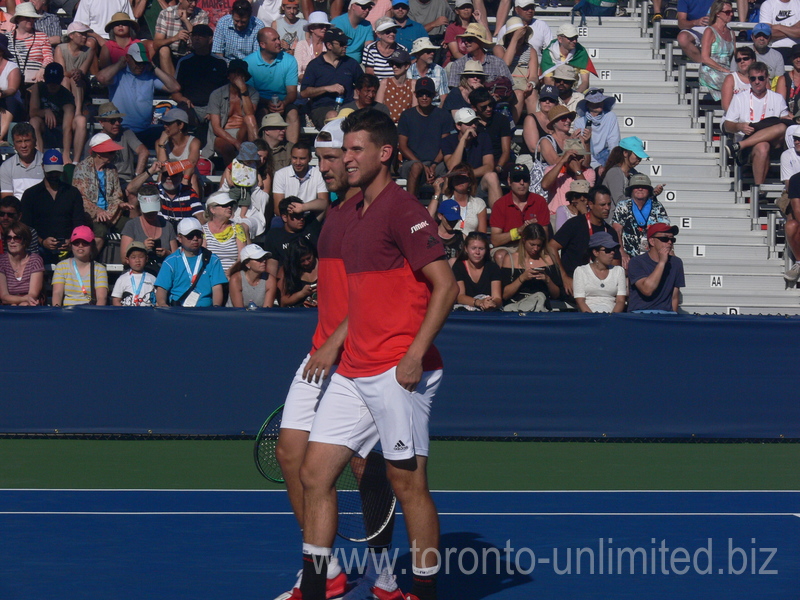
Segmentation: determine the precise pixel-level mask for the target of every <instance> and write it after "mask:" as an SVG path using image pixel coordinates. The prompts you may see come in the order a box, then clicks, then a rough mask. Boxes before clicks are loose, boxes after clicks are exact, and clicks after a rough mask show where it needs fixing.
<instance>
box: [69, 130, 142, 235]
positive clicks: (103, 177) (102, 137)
mask: <svg viewBox="0 0 800 600" xmlns="http://www.w3.org/2000/svg"><path fill="white" fill-rule="evenodd" d="M89 148H90V149H91V152H90V154H89V156H87V157H86V158H85V159H83V160H82V161H81V162H80V163H78V166H77V167H75V174H74V175H73V176H72V185H74V186H75V187H76V188H77V189H78V191H79V192H80V194H81V197H82V198H83V208H84V211H85V212H86V214H87V215H88V217H89V219H91V221H92V229H93V230H94V232H95V242H96V244H97V250H98V251H100V250H102V248H103V245H104V244H105V237H106V235H107V234H108V233H109V232H111V231H113V230H114V229H115V228H118V229H119V231H122V227H123V226H124V225H125V223H126V222H127V221H128V215H127V214H124V213H125V212H127V211H128V210H129V209H130V208H131V205H130V204H128V203H127V202H124V197H123V193H122V187H121V186H120V183H119V176H118V175H117V169H116V168H115V167H114V158H115V157H116V153H117V152H118V151H119V150H122V146H120V145H119V144H117V143H116V142H115V141H114V140H112V139H111V137H110V136H109V135H108V134H105V133H97V134H95V135H94V136H93V137H92V139H91V140H89Z"/></svg>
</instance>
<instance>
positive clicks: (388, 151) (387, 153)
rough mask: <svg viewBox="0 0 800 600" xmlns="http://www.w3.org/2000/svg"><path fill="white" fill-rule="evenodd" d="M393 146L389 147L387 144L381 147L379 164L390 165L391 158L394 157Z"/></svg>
mask: <svg viewBox="0 0 800 600" xmlns="http://www.w3.org/2000/svg"><path fill="white" fill-rule="evenodd" d="M394 151H395V149H394V146H390V145H389V144H385V145H383V146H381V151H380V152H381V162H382V163H390V162H392V158H393V157H394Z"/></svg>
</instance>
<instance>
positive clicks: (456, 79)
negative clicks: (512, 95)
mask: <svg viewBox="0 0 800 600" xmlns="http://www.w3.org/2000/svg"><path fill="white" fill-rule="evenodd" d="M458 38H459V39H461V40H463V41H464V47H465V49H466V50H467V53H466V54H465V55H464V56H462V57H461V58H459V59H458V60H456V61H455V62H454V63H453V64H452V65H451V67H450V75H449V77H450V80H449V81H448V84H449V85H450V87H451V88H454V87H458V85H459V83H460V81H461V74H462V73H463V72H464V69H465V67H466V65H467V61H469V60H475V61H478V63H479V64H480V65H481V67H482V68H483V73H484V75H485V76H486V77H487V79H495V78H496V77H508V79H509V81H510V80H511V71H509V70H508V65H507V64H506V63H505V61H504V60H503V59H502V58H498V57H497V56H495V55H494V54H492V47H493V46H494V42H493V41H492V38H491V37H490V36H489V32H488V31H486V28H485V27H484V26H483V25H481V24H479V23H470V24H469V25H468V26H467V28H466V30H465V31H464V33H462V34H460V35H459V36H458Z"/></svg>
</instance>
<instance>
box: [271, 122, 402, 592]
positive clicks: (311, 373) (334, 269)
mask: <svg viewBox="0 0 800 600" xmlns="http://www.w3.org/2000/svg"><path fill="white" fill-rule="evenodd" d="M341 125H342V119H337V120H335V121H331V122H330V123H328V124H327V125H326V126H325V127H324V128H323V129H322V130H321V131H320V132H319V135H318V136H317V139H316V141H315V144H314V145H315V148H316V152H317V158H318V159H319V170H320V173H321V174H322V177H323V179H324V180H325V185H326V187H327V188H328V191H330V192H335V193H336V195H337V197H338V198H339V200H338V202H336V203H335V204H333V205H331V207H330V208H329V209H328V213H327V215H326V217H325V224H324V226H323V228H322V231H321V232H320V236H319V241H318V248H317V251H318V254H319V273H318V275H319V277H318V287H317V294H318V299H319V302H318V321H317V329H316V331H315V332H314V336H313V338H312V347H311V351H310V353H309V354H308V356H307V357H306V359H305V360H304V361H303V363H302V364H301V365H300V368H299V369H298V370H297V373H296V374H295V377H294V380H293V381H292V385H291V387H290V388H289V393H288V394H287V396H286V403H285V406H284V409H283V418H282V421H281V431H280V436H279V437H278V445H277V448H276V455H277V458H278V462H279V463H280V465H281V471H282V472H283V477H284V479H285V480H286V490H287V492H288V493H289V501H290V502H291V504H292V509H293V511H294V514H295V517H296V518H297V521H298V523H299V524H300V528H301V529H302V528H303V486H302V484H301V483H300V465H301V464H302V462H303V456H304V455H305V452H306V446H307V444H308V433H309V431H310V430H311V423H312V422H313V421H314V415H315V414H316V411H317V406H318V404H319V401H320V398H321V397H322V395H323V393H324V392H325V389H326V388H327V387H328V382H329V381H330V375H331V371H332V370H333V369H334V368H335V365H336V364H337V363H338V362H339V354H340V351H341V348H342V343H343V342H344V338H345V335H346V334H347V321H346V317H347V275H346V274H345V271H344V263H343V262H342V259H341V249H340V245H341V241H342V238H343V237H344V228H345V226H346V224H347V221H348V219H349V218H350V217H351V216H353V215H355V210H354V208H353V207H354V206H355V203H354V202H351V201H350V198H352V196H354V195H355V194H356V193H357V192H358V188H355V187H353V188H351V187H350V185H349V184H348V182H347V171H346V169H345V167H344V161H343V157H344V150H342V146H343V144H344V142H343V137H344V134H343V133H342V127H341ZM375 435H376V437H377V434H375ZM393 525H394V520H392V521H391V524H390V525H389V526H387V527H386V529H384V531H383V532H381V534H379V535H378V536H376V538H374V539H373V540H371V541H370V548H371V550H373V551H379V550H381V549H382V548H386V547H388V546H389V544H390V543H391V540H392V533H393V531H394V527H393ZM378 564H379V563H378V562H376V561H374V560H370V561H369V562H368V563H367V571H366V572H365V573H364V577H363V578H362V579H360V580H359V582H358V584H357V585H356V586H355V587H354V588H353V589H352V590H350V591H349V592H348V593H347V594H346V595H345V598H346V599H347V600H362V599H365V598H369V599H371V598H372V587H373V585H374V584H375V581H376V580H377V578H378V575H379V573H378V572H377V571H376V566H377V565H378ZM299 585H300V584H299V582H298V584H296V586H295V588H294V589H293V590H292V591H291V592H287V593H286V594H283V595H282V596H279V597H278V598H290V597H298V595H299ZM346 586H347V576H346V574H345V573H343V572H342V570H341V567H340V566H339V565H338V564H337V563H333V564H332V566H331V567H330V568H329V569H328V574H327V581H326V592H325V596H326V598H338V597H339V596H341V595H342V594H344V593H345V591H346ZM293 594H294V596H293ZM276 600H278V599H276Z"/></svg>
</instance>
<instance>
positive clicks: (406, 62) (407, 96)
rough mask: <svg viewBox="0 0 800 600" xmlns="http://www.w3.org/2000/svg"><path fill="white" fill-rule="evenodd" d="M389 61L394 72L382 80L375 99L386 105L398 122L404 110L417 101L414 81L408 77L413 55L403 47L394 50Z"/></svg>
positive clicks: (393, 118)
mask: <svg viewBox="0 0 800 600" xmlns="http://www.w3.org/2000/svg"><path fill="white" fill-rule="evenodd" d="M388 61H389V64H390V65H391V67H392V71H393V73H392V76H391V77H388V78H386V79H382V80H381V85H380V87H379V88H378V94H377V95H376V96H375V100H377V101H378V102H381V103H383V104H385V105H386V108H388V109H389V115H390V116H391V117H392V121H394V122H395V123H397V122H398V121H399V120H400V115H402V114H403V111H404V110H406V109H407V108H410V107H412V106H414V105H415V104H416V103H417V99H416V97H415V96H414V81H413V80H411V79H410V78H409V77H408V69H409V68H410V67H411V55H410V54H409V53H408V52H407V51H405V50H403V49H397V50H395V51H394V52H392V55H391V56H390V57H389V58H388Z"/></svg>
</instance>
